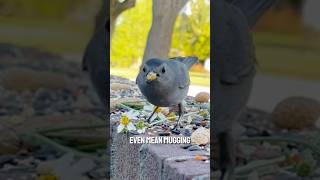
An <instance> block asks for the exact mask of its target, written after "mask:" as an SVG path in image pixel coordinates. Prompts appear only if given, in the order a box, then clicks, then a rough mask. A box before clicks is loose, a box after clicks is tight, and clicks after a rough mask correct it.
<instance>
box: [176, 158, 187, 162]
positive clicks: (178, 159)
mask: <svg viewBox="0 0 320 180" xmlns="http://www.w3.org/2000/svg"><path fill="white" fill-rule="evenodd" d="M186 160H188V159H187V158H185V157H179V158H176V159H175V160H174V161H176V162H183V161H186Z"/></svg>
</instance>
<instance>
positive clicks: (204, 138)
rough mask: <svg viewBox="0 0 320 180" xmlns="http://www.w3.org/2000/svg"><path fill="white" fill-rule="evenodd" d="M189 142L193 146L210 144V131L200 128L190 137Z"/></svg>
mask: <svg viewBox="0 0 320 180" xmlns="http://www.w3.org/2000/svg"><path fill="white" fill-rule="evenodd" d="M191 142H192V143H194V144H198V145H200V144H207V143H209V142H210V130H209V129H207V128H204V127H200V128H198V129H197V130H195V131H194V132H193V133H192V135H191Z"/></svg>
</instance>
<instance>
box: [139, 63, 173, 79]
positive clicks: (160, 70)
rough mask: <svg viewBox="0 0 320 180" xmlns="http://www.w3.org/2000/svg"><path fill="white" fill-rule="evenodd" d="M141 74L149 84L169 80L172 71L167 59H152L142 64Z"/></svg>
mask: <svg viewBox="0 0 320 180" xmlns="http://www.w3.org/2000/svg"><path fill="white" fill-rule="evenodd" d="M140 75H141V76H142V77H143V79H144V81H145V82H146V83H147V84H151V83H165V82H167V81H169V80H170V76H171V73H170V70H169V67H168V64H167V63H166V61H164V60H161V59H150V60H148V61H146V62H145V63H144V64H143V65H142V66H141V69H140Z"/></svg>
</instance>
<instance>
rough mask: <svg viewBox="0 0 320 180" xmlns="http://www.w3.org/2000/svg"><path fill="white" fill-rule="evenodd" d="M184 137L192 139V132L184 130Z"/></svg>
mask: <svg viewBox="0 0 320 180" xmlns="http://www.w3.org/2000/svg"><path fill="white" fill-rule="evenodd" d="M182 134H183V135H184V136H187V137H190V136H191V131H190V130H189V129H184V131H183V133H182Z"/></svg>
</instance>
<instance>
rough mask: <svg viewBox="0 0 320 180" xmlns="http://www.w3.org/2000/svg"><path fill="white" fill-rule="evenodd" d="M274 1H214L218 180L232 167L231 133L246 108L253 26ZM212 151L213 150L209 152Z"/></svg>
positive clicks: (251, 70)
mask: <svg viewBox="0 0 320 180" xmlns="http://www.w3.org/2000/svg"><path fill="white" fill-rule="evenodd" d="M275 1H276V0H259V1H255V0H215V1H213V5H212V7H213V10H212V16H213V20H212V21H213V33H212V34H211V37H212V39H211V41H212V42H211V44H212V47H211V49H212V51H213V53H212V54H213V62H214V64H213V66H214V69H213V71H214V73H213V89H212V90H213V98H212V99H213V100H212V102H213V106H212V107H213V115H212V116H213V120H214V123H213V133H214V135H215V136H216V137H217V139H218V146H219V157H220V159H219V166H220V169H221V172H222V175H221V178H220V179H229V178H230V175H231V174H232V172H233V169H234V166H235V156H234V151H235V149H234V143H235V137H233V136H234V134H233V131H234V130H235V129H233V127H234V125H235V124H236V123H237V120H238V118H239V115H240V114H241V112H243V110H244V109H245V108H246V104H247V101H248V98H249V95H250V91H251V87H252V82H253V78H254V75H255V64H256V63H255V62H256V56H255V50H254V44H253V39H252V32H251V29H252V27H253V26H254V25H255V24H256V22H257V20H258V19H259V18H260V17H261V16H262V15H263V13H264V12H266V11H267V10H268V9H269V8H270V7H271V6H272V5H273V4H274V3H275ZM212 154H214V153H212Z"/></svg>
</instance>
